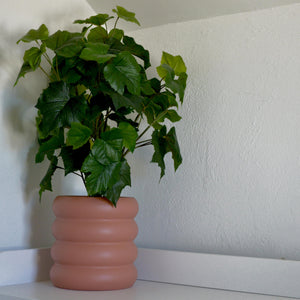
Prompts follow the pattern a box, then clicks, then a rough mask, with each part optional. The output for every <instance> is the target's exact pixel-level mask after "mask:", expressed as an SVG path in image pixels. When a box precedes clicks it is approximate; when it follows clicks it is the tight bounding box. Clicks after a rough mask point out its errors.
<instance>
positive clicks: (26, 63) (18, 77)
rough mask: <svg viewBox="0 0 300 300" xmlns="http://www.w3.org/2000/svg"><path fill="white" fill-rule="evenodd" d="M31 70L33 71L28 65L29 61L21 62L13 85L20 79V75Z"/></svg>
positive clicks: (22, 75)
mask: <svg viewBox="0 0 300 300" xmlns="http://www.w3.org/2000/svg"><path fill="white" fill-rule="evenodd" d="M32 71H33V70H32V68H31V67H30V65H29V63H28V62H24V63H23V64H22V67H21V69H20V71H19V74H18V76H17V79H16V81H15V83H14V86H15V85H16V84H17V83H18V81H19V79H20V78H21V77H24V76H25V75H26V74H27V73H29V72H32Z"/></svg>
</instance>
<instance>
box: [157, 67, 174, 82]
mask: <svg viewBox="0 0 300 300" xmlns="http://www.w3.org/2000/svg"><path fill="white" fill-rule="evenodd" d="M156 71H157V73H158V75H159V76H160V77H161V78H163V79H165V78H166V77H167V76H168V77H170V78H171V79H174V77H175V72H174V70H173V69H172V67H170V66H169V65H167V64H162V65H160V66H158V67H157V68H156Z"/></svg>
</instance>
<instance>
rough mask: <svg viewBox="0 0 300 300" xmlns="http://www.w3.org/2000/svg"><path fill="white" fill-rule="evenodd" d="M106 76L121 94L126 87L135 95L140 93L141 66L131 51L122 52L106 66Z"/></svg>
mask: <svg viewBox="0 0 300 300" xmlns="http://www.w3.org/2000/svg"><path fill="white" fill-rule="evenodd" d="M103 72H104V77H105V79H106V80H107V81H108V82H109V84H110V85H111V87H112V88H113V89H114V90H115V91H116V92H118V93H119V94H121V95H123V94H124V88H125V86H126V87H127V89H128V91H129V92H130V93H132V94H134V95H139V94H140V79H141V77H140V73H139V72H140V66H139V64H138V63H137V62H136V60H135V59H134V57H133V56H132V55H131V54H130V53H129V52H121V53H120V54H118V56H117V57H115V58H114V59H113V60H112V61H111V63H109V64H108V65H106V66H105V67H104V71H103Z"/></svg>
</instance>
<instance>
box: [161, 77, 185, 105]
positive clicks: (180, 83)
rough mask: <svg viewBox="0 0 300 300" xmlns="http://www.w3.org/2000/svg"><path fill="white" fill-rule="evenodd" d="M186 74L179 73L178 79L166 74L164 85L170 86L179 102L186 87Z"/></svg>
mask: <svg viewBox="0 0 300 300" xmlns="http://www.w3.org/2000/svg"><path fill="white" fill-rule="evenodd" d="M186 80H187V74H186V73H181V74H180V75H179V77H178V79H176V80H174V79H172V78H171V77H170V76H168V75H167V77H166V78H165V82H166V86H167V87H168V88H170V89H171V90H172V91H173V92H174V93H178V95H179V99H180V102H181V103H182V102H183V98H184V91H185V87H186Z"/></svg>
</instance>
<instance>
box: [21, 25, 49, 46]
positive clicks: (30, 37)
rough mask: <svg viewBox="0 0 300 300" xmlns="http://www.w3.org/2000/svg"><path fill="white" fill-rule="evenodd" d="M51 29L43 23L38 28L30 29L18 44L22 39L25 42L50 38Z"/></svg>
mask: <svg viewBox="0 0 300 300" xmlns="http://www.w3.org/2000/svg"><path fill="white" fill-rule="evenodd" d="M48 35H49V31H48V28H47V27H46V25H45V24H42V25H41V26H40V27H39V28H38V29H30V30H29V31H28V32H27V33H26V34H25V35H24V36H23V37H21V38H20V39H19V40H18V41H17V44H19V43H20V41H22V42H24V43H30V42H32V41H37V40H41V41H43V40H46V39H47V38H48Z"/></svg>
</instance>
